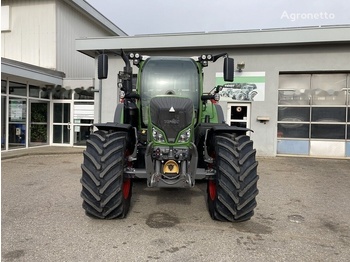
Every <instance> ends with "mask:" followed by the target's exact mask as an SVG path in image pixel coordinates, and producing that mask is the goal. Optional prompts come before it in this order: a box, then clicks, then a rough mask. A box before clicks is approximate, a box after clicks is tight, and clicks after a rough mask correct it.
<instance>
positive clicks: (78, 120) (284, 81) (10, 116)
mask: <svg viewBox="0 0 350 262" xmlns="http://www.w3.org/2000/svg"><path fill="white" fill-rule="evenodd" d="M18 2H22V5H25V4H24V3H26V2H27V1H16V3H18ZM29 2H33V3H36V4H38V2H40V4H43V2H45V3H50V4H51V5H50V7H51V9H45V10H52V12H53V14H54V15H53V17H55V19H54V20H53V21H51V22H52V23H54V24H55V26H52V28H54V30H51V29H52V28H51V29H50V28H48V29H45V30H46V31H45V34H44V35H42V32H39V31H38V30H43V29H41V28H40V29H37V27H36V26H34V25H32V26H31V25H28V30H32V31H33V34H30V33H28V36H27V35H26V34H25V33H23V32H24V31H25V26H26V25H24V24H19V25H18V23H17V22H16V21H14V20H13V17H14V15H12V16H9V19H10V20H9V21H10V22H9V29H8V30H5V29H4V30H3V29H2V34H1V35H2V58H3V59H2V72H1V78H2V88H1V92H2V94H1V95H2V110H1V117H2V121H1V135H2V150H12V149H18V148H28V147H31V146H39V145H41V146H43V145H45V146H47V145H65V146H73V145H76V146H79V145H84V141H85V140H86V138H87V137H88V135H89V133H90V132H91V131H92V130H91V128H90V125H91V124H92V123H97V122H99V121H101V122H109V121H113V119H114V112H115V108H116V106H117V104H118V103H120V98H121V96H120V95H121V93H120V90H119V89H118V87H117V84H118V81H119V80H118V73H119V71H122V70H123V67H124V62H123V61H122V59H121V58H120V56H118V55H116V54H117V53H119V52H120V50H121V49H123V50H124V51H126V52H135V53H136V52H137V53H140V54H142V55H148V56H158V55H162V56H163V55H164V56H185V57H194V56H200V55H202V54H213V55H214V54H219V53H228V54H229V56H230V57H232V58H234V59H235V64H236V65H240V66H239V67H237V68H236V69H235V70H236V72H235V81H234V83H233V84H232V85H230V87H229V88H225V89H223V90H222V91H221V92H220V95H221V100H220V102H219V104H220V105H221V106H222V108H223V112H224V115H225V121H226V122H227V123H228V124H229V125H237V126H243V127H248V128H250V129H252V130H253V131H254V132H249V133H250V136H251V137H252V139H253V140H254V145H255V147H256V149H257V153H258V155H259V156H276V155H290V156H295V155H297V156H315V157H337V158H349V157H350V63H349V61H350V25H341V26H325V27H306V28H286V29H269V30H247V31H229V32H209V33H188V34H167V35H164V34H163V35H140V36H127V35H126V34H125V33H124V32H123V31H122V30H121V29H119V28H118V27H117V26H115V25H113V24H112V23H110V22H109V21H108V20H107V19H105V18H104V17H103V16H102V15H101V14H99V13H98V12H97V11H96V10H95V9H93V8H91V6H89V5H88V4H87V3H86V2H85V1H82V0H73V1H64V0H62V1H58V0H57V1H55V0H52V1H29ZM2 5H3V6H8V7H9V12H15V10H16V8H19V7H16V8H15V6H11V1H2ZM32 7H33V6H32V5H31V6H30V7H29V6H25V8H32ZM71 7H73V8H71ZM26 10H28V9H26ZM2 11H3V10H2ZM22 12H24V11H23V10H22ZM72 12H73V13H72ZM19 15H20V14H19ZM38 17H39V16H38ZM48 17H49V16H43V17H41V18H40V19H44V18H45V19H48ZM38 19H39V18H38ZM68 19H71V20H72V19H75V20H74V22H71V20H68ZM38 23H40V24H42V23H43V22H42V21H39V22H38ZM46 24H48V25H49V23H48V22H47V21H46ZM15 25H16V26H20V28H23V30H21V32H22V33H21V34H18V35H17V36H10V34H11V33H14V31H15V28H16V27H15ZM71 28H74V29H72V30H70V29H71ZM82 28H84V30H82ZM36 30H37V31H36ZM29 32H30V31H29ZM29 35H30V36H31V37H37V38H38V39H41V38H43V39H42V40H40V41H34V40H33V41H28V45H29V46H30V47H28V46H27V45H24V44H23V39H22V40H21V37H25V36H27V37H29ZM46 35H51V36H53V38H54V39H51V40H50V41H51V42H50V41H49V40H47V39H46V38H45V36H46ZM65 39H66V40H65ZM67 39H68V40H69V43H67ZM18 41H20V43H22V44H19V42H18ZM44 41H49V42H47V43H45V42H44ZM15 43H16V44H15ZM15 48H17V49H19V50H21V53H19V51H18V52H17V51H16V50H15ZM11 50H12V51H11ZM34 50H35V52H34ZM38 50H40V52H39V51H38ZM29 51H30V52H31V53H30V52H29ZM45 52H46V53H45ZM102 52H103V53H106V54H108V57H109V73H108V78H107V79H104V80H98V79H97V68H96V66H95V65H96V64H97V63H96V59H97V55H98V54H100V53H102ZM49 54H50V57H51V60H50V59H48V55H49ZM53 54H54V55H53ZM243 64H244V67H243V66H242V65H243ZM133 72H134V74H136V73H137V67H134V68H133ZM204 75H205V76H204V90H205V91H210V90H211V89H212V88H213V87H215V86H216V85H218V84H221V83H222V60H218V61H217V62H216V63H209V66H208V67H206V68H205V69H204ZM44 112H46V113H44ZM33 130H34V131H33Z"/></svg>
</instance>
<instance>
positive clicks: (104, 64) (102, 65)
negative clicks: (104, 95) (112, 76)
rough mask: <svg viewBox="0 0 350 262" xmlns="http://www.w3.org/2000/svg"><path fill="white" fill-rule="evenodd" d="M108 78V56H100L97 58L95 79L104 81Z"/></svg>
mask: <svg viewBox="0 0 350 262" xmlns="http://www.w3.org/2000/svg"><path fill="white" fill-rule="evenodd" d="M107 76H108V56H107V55H106V54H100V55H98V57H97V78H98V79H106V78H107Z"/></svg>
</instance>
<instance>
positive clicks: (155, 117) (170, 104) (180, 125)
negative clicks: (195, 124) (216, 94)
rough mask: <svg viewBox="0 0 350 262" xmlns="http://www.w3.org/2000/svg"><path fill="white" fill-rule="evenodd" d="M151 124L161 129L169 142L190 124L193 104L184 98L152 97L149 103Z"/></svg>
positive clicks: (173, 140)
mask: <svg viewBox="0 0 350 262" xmlns="http://www.w3.org/2000/svg"><path fill="white" fill-rule="evenodd" d="M150 114H151V121H152V124H154V125H156V126H157V127H158V128H160V129H162V130H163V131H164V132H165V134H166V136H167V138H168V141H169V142H175V139H176V136H177V135H178V133H179V132H180V131H181V130H183V129H184V128H185V127H187V126H189V125H190V124H191V123H192V117H193V102H192V100H191V99H189V98H184V97H172V96H169V97H154V98H152V99H151V102H150Z"/></svg>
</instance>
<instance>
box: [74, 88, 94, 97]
mask: <svg viewBox="0 0 350 262" xmlns="http://www.w3.org/2000/svg"><path fill="white" fill-rule="evenodd" d="M92 89H93V87H89V88H87V89H84V88H75V89H74V91H75V93H74V99H75V100H94V95H95V93H94V92H93V91H92Z"/></svg>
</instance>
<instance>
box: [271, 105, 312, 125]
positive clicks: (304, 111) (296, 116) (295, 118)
mask: <svg viewBox="0 0 350 262" xmlns="http://www.w3.org/2000/svg"><path fill="white" fill-rule="evenodd" d="M278 121H288V122H306V121H307V122H308V121H310V107H279V108H278Z"/></svg>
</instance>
